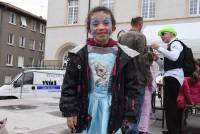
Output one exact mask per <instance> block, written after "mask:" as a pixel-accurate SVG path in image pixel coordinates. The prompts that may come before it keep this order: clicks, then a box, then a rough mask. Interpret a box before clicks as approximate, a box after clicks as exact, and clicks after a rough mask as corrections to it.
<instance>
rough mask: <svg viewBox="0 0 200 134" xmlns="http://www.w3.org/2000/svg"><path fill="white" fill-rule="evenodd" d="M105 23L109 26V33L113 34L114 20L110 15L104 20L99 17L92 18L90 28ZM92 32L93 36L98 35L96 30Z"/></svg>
mask: <svg viewBox="0 0 200 134" xmlns="http://www.w3.org/2000/svg"><path fill="white" fill-rule="evenodd" d="M100 24H102V25H104V26H108V27H109V29H108V34H109V35H111V34H112V21H111V18H110V17H105V18H104V19H103V20H101V19H99V18H94V19H91V22H90V29H95V28H96V27H98V25H100ZM91 34H92V35H93V37H95V36H96V32H95V31H92V32H91Z"/></svg>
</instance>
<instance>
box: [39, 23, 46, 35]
mask: <svg viewBox="0 0 200 134" xmlns="http://www.w3.org/2000/svg"><path fill="white" fill-rule="evenodd" d="M40 33H42V34H45V25H44V24H40Z"/></svg>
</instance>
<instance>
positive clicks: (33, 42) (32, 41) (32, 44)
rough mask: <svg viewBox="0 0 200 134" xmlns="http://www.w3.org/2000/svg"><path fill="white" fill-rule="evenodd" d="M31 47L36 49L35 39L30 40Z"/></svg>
mask: <svg viewBox="0 0 200 134" xmlns="http://www.w3.org/2000/svg"><path fill="white" fill-rule="evenodd" d="M29 49H32V50H35V40H30V41H29Z"/></svg>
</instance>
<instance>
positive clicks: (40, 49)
mask: <svg viewBox="0 0 200 134" xmlns="http://www.w3.org/2000/svg"><path fill="white" fill-rule="evenodd" d="M39 51H44V42H43V41H40V47H39Z"/></svg>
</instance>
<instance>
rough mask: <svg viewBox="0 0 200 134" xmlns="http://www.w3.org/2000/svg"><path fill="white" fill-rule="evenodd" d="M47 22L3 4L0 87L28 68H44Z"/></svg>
mask: <svg viewBox="0 0 200 134" xmlns="http://www.w3.org/2000/svg"><path fill="white" fill-rule="evenodd" d="M45 32H46V20H45V19H43V18H41V17H39V16H36V15H33V14H31V13H29V12H27V11H25V10H22V9H20V8H18V7H15V6H13V5H11V4H8V3H4V2H0V85H2V84H4V83H8V82H10V81H11V80H12V79H13V77H15V76H16V75H17V74H18V73H19V72H21V71H22V69H23V68H24V67H37V66H41V65H43V60H44V48H45Z"/></svg>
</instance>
